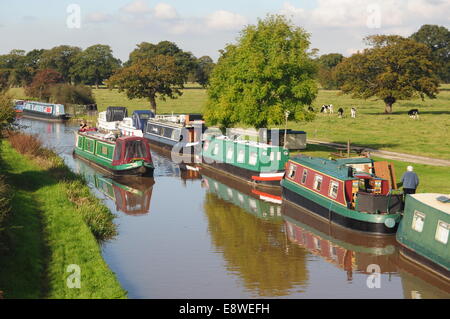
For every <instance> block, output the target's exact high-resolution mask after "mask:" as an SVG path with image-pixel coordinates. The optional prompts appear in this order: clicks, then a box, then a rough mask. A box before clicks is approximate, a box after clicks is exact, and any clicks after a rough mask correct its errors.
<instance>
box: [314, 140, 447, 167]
mask: <svg viewBox="0 0 450 319" xmlns="http://www.w3.org/2000/svg"><path fill="white" fill-rule="evenodd" d="M308 144H315V145H321V146H327V147H331V148H346V147H347V145H345V144H339V143H330V142H323V141H318V140H314V139H313V140H311V139H308ZM351 148H352V150H365V151H368V152H370V154H371V155H374V156H377V157H381V158H386V159H391V160H396V161H402V162H409V163H416V164H425V165H431V166H448V167H450V160H444V159H439V158H432V157H426V156H419V155H411V154H405V153H397V152H391V151H383V150H377V149H373V148H368V147H362V146H351Z"/></svg>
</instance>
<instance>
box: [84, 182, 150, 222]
mask: <svg viewBox="0 0 450 319" xmlns="http://www.w3.org/2000/svg"><path fill="white" fill-rule="evenodd" d="M85 178H86V180H87V181H88V183H89V184H91V185H92V186H94V187H95V188H96V189H97V190H99V191H100V192H101V193H103V194H105V195H106V196H107V197H108V198H110V199H111V200H113V201H114V202H115V203H116V210H117V211H121V212H123V213H125V214H127V215H145V214H148V213H149V212H150V201H151V198H152V190H153V184H155V180H154V179H153V178H150V177H115V178H108V177H105V176H102V175H99V174H86V175H85Z"/></svg>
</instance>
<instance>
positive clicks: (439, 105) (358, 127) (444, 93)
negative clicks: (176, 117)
mask: <svg viewBox="0 0 450 319" xmlns="http://www.w3.org/2000/svg"><path fill="white" fill-rule="evenodd" d="M93 92H94V96H95V98H96V101H97V104H98V106H99V109H100V110H104V109H106V107H107V106H110V105H111V106H112V105H116V106H119V105H120V106H126V107H128V108H129V110H130V111H132V110H136V109H148V108H149V103H148V101H146V100H142V99H141V100H140V99H137V100H128V99H127V97H126V95H125V94H124V93H118V92H117V91H116V90H113V91H110V90H108V89H98V90H96V89H94V90H93ZM183 92H184V94H183V96H182V97H180V98H179V99H176V100H171V99H168V100H167V101H159V102H158V112H160V113H171V112H174V113H198V112H202V111H203V108H204V106H205V103H206V99H207V95H206V90H204V89H202V88H200V87H196V86H192V88H187V89H185V90H184V91H183ZM11 93H12V94H13V95H14V96H15V97H17V98H23V97H24V93H23V89H12V90H11ZM323 104H333V105H334V108H335V111H337V109H338V108H340V107H342V108H343V109H344V110H345V115H344V118H343V119H339V118H338V117H337V115H336V114H334V115H327V114H317V118H316V120H315V121H313V122H311V123H289V127H290V128H293V129H301V130H305V131H306V132H308V137H309V138H312V139H318V140H323V141H327V142H336V143H344V144H346V143H347V141H348V140H350V141H351V143H352V144H353V145H361V146H366V147H373V148H377V149H383V150H391V151H397V152H404V153H410V154H417V155H425V156H431V157H436V158H443V159H450V138H449V136H450V85H448V84H447V85H443V86H442V87H441V92H440V94H439V95H438V98H437V99H434V100H429V99H427V100H425V101H422V100H421V99H413V100H410V101H400V102H397V103H396V104H394V113H393V114H389V115H385V114H384V113H383V112H384V104H383V101H380V100H374V99H371V100H358V99H351V98H350V97H349V96H347V95H341V94H340V92H339V91H327V90H320V91H319V95H318V97H317V99H316V101H315V102H314V104H313V106H314V108H315V109H316V111H317V110H318V109H319V107H320V106H321V105H323ZM352 107H356V108H357V110H358V115H357V119H352V118H351V117H350V116H349V113H350V109H351V108H352ZM415 108H417V109H419V110H420V112H421V115H420V120H417V121H415V120H412V119H410V118H409V117H408V115H407V113H408V111H409V110H411V109H415Z"/></svg>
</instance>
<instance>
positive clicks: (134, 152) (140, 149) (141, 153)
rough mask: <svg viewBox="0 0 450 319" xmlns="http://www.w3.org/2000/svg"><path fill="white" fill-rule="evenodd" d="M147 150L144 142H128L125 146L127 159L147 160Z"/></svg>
mask: <svg viewBox="0 0 450 319" xmlns="http://www.w3.org/2000/svg"><path fill="white" fill-rule="evenodd" d="M146 157H147V150H146V147H145V144H144V143H143V142H142V141H128V142H126V144H125V159H134V158H146Z"/></svg>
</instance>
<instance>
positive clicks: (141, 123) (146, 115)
mask: <svg viewBox="0 0 450 319" xmlns="http://www.w3.org/2000/svg"><path fill="white" fill-rule="evenodd" d="M153 117H155V115H154V114H153V112H152V111H145V110H144V111H134V112H133V114H132V115H131V117H125V118H124V119H123V121H122V122H120V123H119V125H118V129H119V131H120V133H121V134H122V135H123V136H139V137H143V136H144V130H145V127H146V126H147V121H148V120H149V119H150V118H153Z"/></svg>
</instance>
